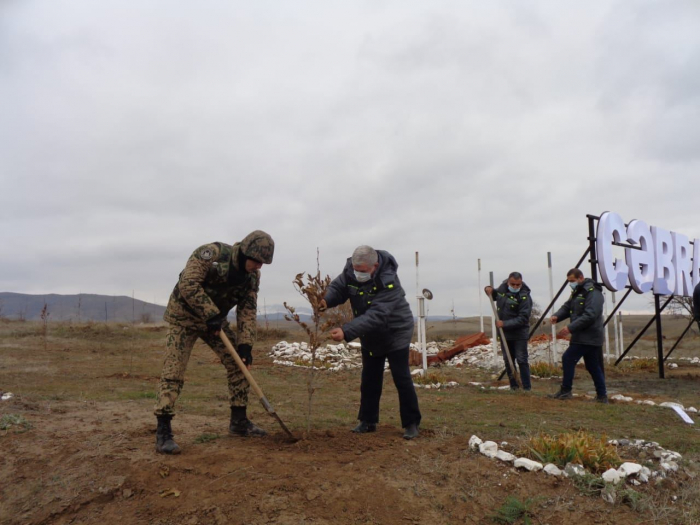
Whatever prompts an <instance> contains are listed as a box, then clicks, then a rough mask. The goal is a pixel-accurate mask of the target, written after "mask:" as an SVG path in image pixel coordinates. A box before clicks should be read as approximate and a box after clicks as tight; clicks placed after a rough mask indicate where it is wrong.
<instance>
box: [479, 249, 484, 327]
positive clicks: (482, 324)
mask: <svg viewBox="0 0 700 525" xmlns="http://www.w3.org/2000/svg"><path fill="white" fill-rule="evenodd" d="M477 260H478V262H479V271H478V279H479V290H478V291H479V326H480V327H481V328H480V329H479V331H480V332H481V333H483V332H484V310H483V309H482V302H483V301H482V297H481V295H482V294H483V293H484V291H483V290H482V289H481V259H477Z"/></svg>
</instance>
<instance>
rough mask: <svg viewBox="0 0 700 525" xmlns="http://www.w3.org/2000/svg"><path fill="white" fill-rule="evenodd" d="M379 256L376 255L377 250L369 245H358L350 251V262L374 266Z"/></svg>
mask: <svg viewBox="0 0 700 525" xmlns="http://www.w3.org/2000/svg"><path fill="white" fill-rule="evenodd" d="M378 260H379V256H378V255H377V250H375V249H374V248H372V247H371V246H358V247H357V248H355V251H354V252H352V264H353V266H355V265H358V264H367V265H369V266H374V265H375V264H377V261H378Z"/></svg>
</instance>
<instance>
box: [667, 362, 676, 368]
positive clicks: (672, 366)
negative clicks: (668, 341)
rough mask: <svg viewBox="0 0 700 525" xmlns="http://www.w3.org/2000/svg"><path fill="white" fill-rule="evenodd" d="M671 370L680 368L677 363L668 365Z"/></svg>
mask: <svg viewBox="0 0 700 525" xmlns="http://www.w3.org/2000/svg"><path fill="white" fill-rule="evenodd" d="M668 367H669V368H678V365H677V364H676V363H671V364H670V365H668Z"/></svg>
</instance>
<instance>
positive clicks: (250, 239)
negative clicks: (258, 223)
mask: <svg viewBox="0 0 700 525" xmlns="http://www.w3.org/2000/svg"><path fill="white" fill-rule="evenodd" d="M241 251H242V252H243V255H245V256H246V257H249V258H250V259H255V260H256V261H259V262H261V263H265V264H270V263H272V256H273V255H274V253H275V241H273V240H272V237H270V235H269V234H267V233H265V232H264V231H262V230H255V231H254V232H252V233H249V234H248V235H246V236H245V238H244V239H243V240H242V241H241Z"/></svg>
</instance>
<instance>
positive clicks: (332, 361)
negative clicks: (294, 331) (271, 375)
mask: <svg viewBox="0 0 700 525" xmlns="http://www.w3.org/2000/svg"><path fill="white" fill-rule="evenodd" d="M268 355H269V356H270V357H271V358H272V362H273V363H274V364H276V365H282V366H295V367H299V368H311V361H312V359H313V356H312V355H311V350H310V349H309V344H308V343H305V342H304V343H288V342H287V341H280V342H279V343H277V344H276V345H275V346H273V347H272V349H271V350H270V352H269V353H268ZM361 366H362V354H361V353H360V344H359V343H347V344H343V343H339V344H337V345H325V346H322V347H319V348H317V349H316V363H315V366H314V368H315V369H317V370H330V371H332V372H337V371H339V370H350V369H353V368H360V367H361Z"/></svg>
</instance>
